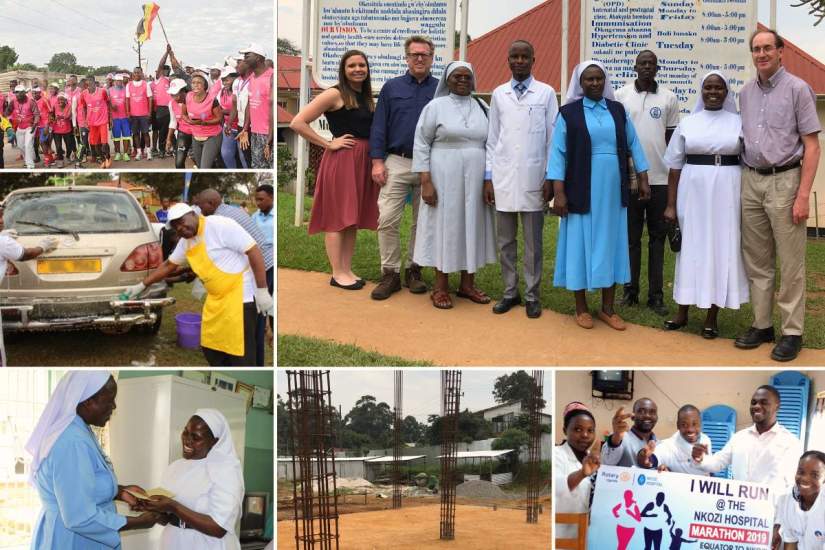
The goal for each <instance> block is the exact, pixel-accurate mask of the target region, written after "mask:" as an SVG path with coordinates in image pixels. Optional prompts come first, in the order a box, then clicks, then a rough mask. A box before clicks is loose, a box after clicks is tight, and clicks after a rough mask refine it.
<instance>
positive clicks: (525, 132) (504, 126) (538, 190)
mask: <svg viewBox="0 0 825 550" xmlns="http://www.w3.org/2000/svg"><path fill="white" fill-rule="evenodd" d="M535 60H536V58H535V55H534V51H533V46H532V45H531V44H530V43H529V42H527V41H526V40H516V41H515V42H513V43H512V44H511V45H510V49H509V51H508V54H507V61H508V63H509V65H510V71H511V72H512V78H511V79H510V81H509V82H507V83H505V84H502V85H501V86H499V87H498V88H496V89H495V91H493V97H492V105H491V106H490V115H489V116H490V124H489V130H488V134H487V168H486V172H485V176H484V200H485V201H486V202H487V204H488V205H490V206H495V208H496V227H497V231H498V247H499V250H500V251H501V260H500V261H501V273H502V276H503V278H504V296H503V297H502V299H501V300H500V301H499V302H498V303H496V304H495V305H494V306H493V313H506V312H508V311H510V309H511V308H512V307H513V306H515V305H518V304H520V303H521V298H520V297H519V291H518V268H517V267H516V262H517V261H518V245H517V242H516V235H517V234H518V218H519V216H521V225H522V230H523V233H524V282H525V286H526V289H525V300H526V301H525V306H526V310H527V317H529V318H531V319H535V318H536V317H539V316H541V302H540V300H539V287H540V285H541V272H542V261H543V258H544V256H543V247H542V230H543V228H544V206H545V205H546V204H547V202H548V201H549V200H550V196H549V195H550V189H551V187H550V182H549V181H545V179H544V177H545V168H546V166H547V152H548V150H549V148H550V140H551V138H552V136H553V125H554V124H555V120H556V115H557V114H558V112H559V104H558V100H557V99H556V91H555V90H554V89H553V88H552V87H551V86H549V85H547V84H545V83H544V82H539V81H538V80H536V79H534V78H533V76H532V74H531V72H532V69H533V63H534V62H535Z"/></svg>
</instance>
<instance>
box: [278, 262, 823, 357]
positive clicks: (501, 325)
mask: <svg viewBox="0 0 825 550" xmlns="http://www.w3.org/2000/svg"><path fill="white" fill-rule="evenodd" d="M277 283H278V291H277V292H278V333H279V334H297V335H300V336H310V337H315V338H323V339H326V340H334V341H336V342H340V343H345V344H353V345H356V346H359V347H361V348H363V349H366V350H369V351H376V352H379V353H382V354H385V355H395V356H399V357H403V358H405V359H409V360H425V361H431V362H433V363H435V364H439V365H450V366H452V365H455V366H459V365H468V366H469V365H476V366H487V365H496V366H527V365H530V366H532V365H541V366H553V365H568V366H577V365H587V366H596V365H626V366H631V365H640V366H662V365H664V366H688V365H693V366H737V365H742V366H755V365H770V366H776V365H777V363H776V362H774V361H772V360H771V359H770V350H771V346H767V345H765V346H761V347H760V348H759V349H756V350H749V351H743V350H739V349H736V348H735V347H734V346H733V343H732V342H731V341H730V340H728V339H717V340H710V341H709V340H704V339H702V338H701V336H699V335H693V334H685V333H678V332H665V331H664V330H661V329H654V328H650V327H642V326H638V325H632V324H629V325H628V328H627V330H626V331H624V332H618V331H615V330H613V329H611V328H610V327H608V326H607V325H605V324H604V323H602V322H599V321H596V326H595V327H594V328H593V329H591V330H584V329H582V328H579V327H578V326H577V325H576V323H575V321H574V320H573V318H572V317H570V316H567V315H561V314H558V313H555V312H552V311H549V310H546V309H545V310H544V311H543V312H542V316H541V318H540V319H527V318H526V316H524V315H503V316H499V315H493V314H492V313H490V311H489V307H490V306H478V305H476V304H472V303H470V302H468V301H467V300H455V301H454V303H455V307H454V308H453V309H451V310H449V311H442V310H437V309H435V308H434V307H432V305H431V303H430V300H429V299H428V298H427V297H426V296H420V295H418V296H416V295H413V294H410V293H409V292H406V291H402V292H398V293H396V294H394V295H393V296H392V297H391V298H390V299H388V300H383V301H375V300H371V299H370V298H369V293H370V292H371V291H372V288H373V286H374V284H373V283H370V282H368V283H367V286H366V288H364V289H363V290H361V291H358V292H342V291H341V290H339V289H336V288H333V287H331V286H329V274H324V273H313V272H307V271H297V270H291V269H278V281H277ZM823 364H825V350H814V349H803V350H802V353H800V354H799V357H798V358H797V360H796V361H794V362H793V363H791V364H790V365H791V366H792V367H794V368H795V367H801V366H804V365H823Z"/></svg>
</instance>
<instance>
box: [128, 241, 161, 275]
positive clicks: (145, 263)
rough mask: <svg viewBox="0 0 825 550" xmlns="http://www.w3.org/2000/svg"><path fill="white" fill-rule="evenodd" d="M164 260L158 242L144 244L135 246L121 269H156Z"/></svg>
mask: <svg viewBox="0 0 825 550" xmlns="http://www.w3.org/2000/svg"><path fill="white" fill-rule="evenodd" d="M162 261H163V252H162V250H161V248H160V244H158V243H149V244H142V245H140V246H139V247H137V248H135V249H134V250H133V251H132V253H131V254H129V257H128V258H126V261H124V262H123V265H121V266H120V270H121V271H146V270H147V269H155V268H157V267H159V266H160V264H161V262H162Z"/></svg>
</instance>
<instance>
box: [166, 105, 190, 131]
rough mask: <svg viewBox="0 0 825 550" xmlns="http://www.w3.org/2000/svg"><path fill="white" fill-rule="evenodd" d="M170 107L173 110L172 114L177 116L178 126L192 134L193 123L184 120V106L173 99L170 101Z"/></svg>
mask: <svg viewBox="0 0 825 550" xmlns="http://www.w3.org/2000/svg"><path fill="white" fill-rule="evenodd" d="M169 109H170V110H171V111H172V115H173V116H174V117H175V123H176V124H177V126H178V130H180V131H181V132H183V133H184V134H189V135H190V136H191V135H192V125H191V124H189V123H188V122H184V121H183V107H182V106H181V104H180V103H178V102H177V101H174V100H172V101H171V102H170V103H169Z"/></svg>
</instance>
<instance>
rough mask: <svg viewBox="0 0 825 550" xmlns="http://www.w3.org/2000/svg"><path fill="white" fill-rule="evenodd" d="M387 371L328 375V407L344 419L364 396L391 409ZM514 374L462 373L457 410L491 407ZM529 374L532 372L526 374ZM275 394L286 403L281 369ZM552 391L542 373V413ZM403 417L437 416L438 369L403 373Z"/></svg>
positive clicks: (344, 371)
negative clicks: (503, 380)
mask: <svg viewBox="0 0 825 550" xmlns="http://www.w3.org/2000/svg"><path fill="white" fill-rule="evenodd" d="M393 372H394V371H392V370H389V369H352V368H344V369H334V370H332V371H331V373H330V385H331V386H332V403H333V404H334V405H335V406H336V407H337V406H338V405H341V410H342V413H343V415H344V416H346V414H347V413H348V412H349V411H350V409H352V407H353V405H355V402H356V401H358V400H359V399H360V398H361V397H362V396H364V395H372V396H373V397H375V399H376V400H377V401H378V402H379V403H380V402H381V401H384V402H385V403H387V404H388V405H389V406H390V407H392V406H393V400H394V395H395V391H394V388H393V382H394V378H395V377H394V376H393ZM511 372H515V371H513V370H498V369H492V368H481V369H463V370H462V374H461V389H462V392H463V395H462V396H461V398H460V402H459V404H460V406H461V410H464V409H467V408H468V409H470V410H471V411H477V410H481V409H486V408H487V407H492V406H493V405H495V404H496V402H495V401H494V400H493V385H494V384H495V382H496V378H498V377H499V376H501V375H503V374H509V373H511ZM527 372H528V373H532V370H527ZM276 384H277V393H278V394H279V395H280V396H281V398H282V399H283V400H284V401H286V398H287V396H286V393H287V380H286V373H285V371H284V370H283V369H278V376H277V379H276ZM552 395H553V391H552V375H551V374H550V371H545V373H544V399H545V401H547V406H546V408H545V412H547V413H549V412H550V411H551V410H552V405H551V403H550V399H551V397H552ZM402 411H403V413H404V416H407V415H410V414H411V415H413V416H414V417H416V419H418V421H419V422H426V420H427V416H429V415H431V414H440V412H441V373H440V371H439V370H438V369H432V368H418V369H413V370H405V371H404V396H403V403H402Z"/></svg>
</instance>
